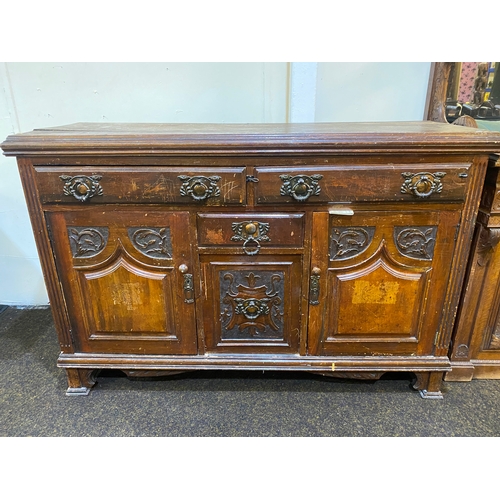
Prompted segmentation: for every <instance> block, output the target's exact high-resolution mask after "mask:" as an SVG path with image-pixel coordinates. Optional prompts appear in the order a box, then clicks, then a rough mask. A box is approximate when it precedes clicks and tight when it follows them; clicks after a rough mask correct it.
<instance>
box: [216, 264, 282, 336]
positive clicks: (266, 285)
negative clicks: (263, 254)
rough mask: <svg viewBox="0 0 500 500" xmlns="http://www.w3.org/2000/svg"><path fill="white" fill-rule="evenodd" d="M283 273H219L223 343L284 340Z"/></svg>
mask: <svg viewBox="0 0 500 500" xmlns="http://www.w3.org/2000/svg"><path fill="white" fill-rule="evenodd" d="M284 278H285V276H284V272H283V271H275V272H273V271H260V270H259V271H256V272H255V273H254V272H251V271H236V270H235V271H223V272H222V271H221V272H220V310H221V325H222V332H221V333H222V335H221V336H222V339H241V340H244V339H248V340H251V339H259V340H261V339H283V324H284V321H283V319H284V318H283V316H284V311H283V305H284Z"/></svg>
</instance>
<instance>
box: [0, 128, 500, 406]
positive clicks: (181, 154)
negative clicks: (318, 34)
mask: <svg viewBox="0 0 500 500" xmlns="http://www.w3.org/2000/svg"><path fill="white" fill-rule="evenodd" d="M498 141H499V135H498V134H494V133H489V132H481V131H477V130H473V129H466V128H462V127H452V126H449V125H445V124H436V123H431V122H415V123H380V124H296V125H291V124H282V125H278V124H277V125H271V124H268V125H209V124H206V125H166V124H163V125H162V124H149V125H148V124H135V125H124V124H115V125H110V124H107V125H98V124H74V125H70V126H66V127H56V128H52V129H46V130H36V131H33V132H31V133H26V134H17V135H14V136H10V137H8V138H7V140H6V141H5V142H4V143H3V144H2V148H3V150H4V153H5V154H7V155H12V156H17V158H18V165H19V170H20V173H21V178H22V181H23V186H24V189H25V194H26V199H27V202H28V208H29V210H30V216H31V220H32V224H33V229H34V234H35V238H36V242H37V247H38V250H39V254H40V259H41V262H42V267H43V271H44V275H45V279H46V284H47V289H48V293H49V297H50V301H51V306H52V311H53V314H54V319H55V324H56V328H57V331H58V334H59V341H60V345H61V354H60V356H59V359H58V366H60V367H62V368H64V369H66V372H67V375H68V381H69V389H68V393H69V394H86V393H88V391H89V390H90V388H91V387H92V385H93V384H94V382H95V376H96V373H97V372H98V370H99V369H103V368H111V369H120V370H123V371H124V372H125V373H127V374H134V375H136V376H137V375H141V374H143V375H148V376H151V375H152V374H158V375H162V374H166V373H176V372H178V371H182V370H195V369H248V370H252V369H254V370H306V371H310V372H316V373H319V374H328V375H333V376H339V377H355V378H372V379H376V378H378V377H380V376H381V375H382V374H383V373H385V372H390V371H403V372H412V373H414V374H415V375H416V383H415V388H417V389H419V390H420V392H421V395H422V396H423V397H428V398H439V397H441V393H440V384H441V380H442V378H443V374H444V373H446V372H447V371H449V370H450V368H451V363H450V359H449V357H448V349H449V345H450V338H451V334H452V331H453V327H454V322H455V315H456V312H457V307H458V304H459V297H460V292H461V286H462V282H463V278H464V274H465V269H466V262H467V256H468V252H469V249H470V244H471V240H472V237H473V231H474V224H475V221H476V217H477V211H478V207H479V202H480V195H481V189H482V185H483V181H484V178H485V173H486V167H487V162H488V158H489V155H490V154H491V153H492V152H494V150H495V149H496V148H497V147H498Z"/></svg>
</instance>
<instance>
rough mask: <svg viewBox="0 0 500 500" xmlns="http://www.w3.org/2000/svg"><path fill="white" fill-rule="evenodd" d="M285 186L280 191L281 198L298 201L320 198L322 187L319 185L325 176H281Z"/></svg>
mask: <svg viewBox="0 0 500 500" xmlns="http://www.w3.org/2000/svg"><path fill="white" fill-rule="evenodd" d="M280 179H281V180H282V181H283V185H282V186H281V189H280V194H281V196H291V197H292V198H293V199H294V200H296V201H306V200H307V199H308V198H309V197H310V196H319V193H320V192H321V187H320V185H319V184H318V183H319V181H320V180H321V179H323V176H322V175H321V174H313V175H294V176H291V175H288V174H283V175H280Z"/></svg>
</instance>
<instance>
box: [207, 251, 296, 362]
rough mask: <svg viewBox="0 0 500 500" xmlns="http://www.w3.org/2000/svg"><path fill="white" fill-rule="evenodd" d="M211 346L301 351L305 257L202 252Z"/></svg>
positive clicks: (241, 350) (217, 348)
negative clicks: (249, 255) (235, 255)
mask: <svg viewBox="0 0 500 500" xmlns="http://www.w3.org/2000/svg"><path fill="white" fill-rule="evenodd" d="M201 269H202V287H203V290H202V297H203V299H202V300H203V304H202V307H203V326H204V335H205V341H206V349H207V351H216V352H235V353H245V352H247V353H262V354H264V353H290V352H298V349H299V332H300V311H301V300H302V295H301V279H302V256H301V255H282V256H280V257H277V256H269V255H266V256H257V257H253V258H249V257H244V256H241V257H234V256H233V257H231V256H224V255H217V256H214V255H203V256H202V257H201Z"/></svg>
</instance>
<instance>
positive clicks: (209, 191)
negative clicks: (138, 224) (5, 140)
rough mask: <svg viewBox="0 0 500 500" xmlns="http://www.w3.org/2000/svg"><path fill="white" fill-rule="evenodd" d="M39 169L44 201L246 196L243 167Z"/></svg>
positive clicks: (219, 201)
mask: <svg viewBox="0 0 500 500" xmlns="http://www.w3.org/2000/svg"><path fill="white" fill-rule="evenodd" d="M35 171H36V182H37V186H38V191H39V193H40V199H41V201H42V203H80V202H90V203H168V204H186V203H191V204H193V203H194V204H198V205H203V206H204V205H208V206H223V205H242V204H244V203H245V202H246V178H245V167H230V168H222V167H217V168H213V167H206V168H204V167H187V168H186V167H144V166H140V167H130V166H127V167H114V168H111V167H97V166H92V167H85V166H82V167H74V166H72V167H67V168H64V167H57V168H55V167H47V166H36V167H35Z"/></svg>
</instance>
